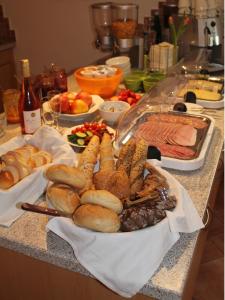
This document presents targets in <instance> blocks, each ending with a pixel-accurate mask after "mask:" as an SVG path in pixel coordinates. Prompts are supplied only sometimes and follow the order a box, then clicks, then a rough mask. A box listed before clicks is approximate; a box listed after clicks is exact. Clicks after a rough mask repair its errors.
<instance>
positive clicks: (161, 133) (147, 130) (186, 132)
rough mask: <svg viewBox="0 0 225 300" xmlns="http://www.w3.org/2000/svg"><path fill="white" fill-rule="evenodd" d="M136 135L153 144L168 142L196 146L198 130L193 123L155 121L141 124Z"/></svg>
mask: <svg viewBox="0 0 225 300" xmlns="http://www.w3.org/2000/svg"><path fill="white" fill-rule="evenodd" d="M135 135H136V137H139V138H143V139H144V140H145V141H147V142H148V144H151V145H153V144H165V143H168V144H171V145H173V144H175V145H180V146H194V145H195V143H196V138H197V130H196V129H195V128H194V127H192V126H191V125H182V124H173V123H166V122H159V123H157V122H155V121H153V122H145V123H143V124H141V125H140V126H139V128H138V130H137V131H136V134H135Z"/></svg>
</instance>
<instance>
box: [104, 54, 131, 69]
mask: <svg viewBox="0 0 225 300" xmlns="http://www.w3.org/2000/svg"><path fill="white" fill-rule="evenodd" d="M105 63H106V65H108V66H115V67H118V68H122V69H123V68H126V67H128V66H129V65H130V58H129V57H128V56H116V57H112V58H109V59H107V60H106V62H105Z"/></svg>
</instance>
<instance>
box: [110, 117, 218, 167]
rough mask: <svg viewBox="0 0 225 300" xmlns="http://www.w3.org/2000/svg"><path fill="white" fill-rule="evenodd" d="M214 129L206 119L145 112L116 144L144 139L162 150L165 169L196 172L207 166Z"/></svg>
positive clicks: (208, 119)
mask: <svg viewBox="0 0 225 300" xmlns="http://www.w3.org/2000/svg"><path fill="white" fill-rule="evenodd" d="M213 129H214V120H213V119H212V118H211V117H208V116H204V115H196V114H188V113H176V112H167V113H153V112H144V113H143V114H142V115H141V116H140V118H139V119H138V120H137V121H136V122H135V123H133V124H132V125H131V127H130V128H129V130H128V131H127V132H126V133H125V135H124V136H123V137H120V140H117V141H116V143H115V144H116V147H117V146H120V145H119V144H118V143H121V144H123V143H124V141H127V140H128V139H129V137H130V136H135V138H136V139H140V138H142V139H144V140H145V141H146V142H147V143H148V145H149V146H155V147H157V148H158V149H159V150H160V152H161V156H162V165H163V166H164V167H167V168H171V169H179V170H187V171H189V170H196V169H198V168H200V167H201V166H202V165H203V163H204V159H205V154H206V151H207V149H208V146H209V143H210V140H211V137H212V134H213Z"/></svg>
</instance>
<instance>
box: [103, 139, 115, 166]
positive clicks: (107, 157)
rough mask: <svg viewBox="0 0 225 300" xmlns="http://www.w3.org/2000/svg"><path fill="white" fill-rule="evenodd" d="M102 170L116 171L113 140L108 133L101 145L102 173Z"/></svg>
mask: <svg viewBox="0 0 225 300" xmlns="http://www.w3.org/2000/svg"><path fill="white" fill-rule="evenodd" d="M101 170H108V171H113V170H115V165H114V159H113V148H112V139H111V136H110V135H109V134H108V133H104V135H103V137H102V142H101V145H100V171H101Z"/></svg>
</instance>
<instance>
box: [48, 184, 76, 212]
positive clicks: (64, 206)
mask: <svg viewBox="0 0 225 300" xmlns="http://www.w3.org/2000/svg"><path fill="white" fill-rule="evenodd" d="M47 198H48V201H49V202H50V204H51V205H52V206H53V207H54V208H56V209H58V210H60V211H64V212H66V213H68V214H72V213H73V212H74V211H75V209H76V208H77V207H78V206H79V205H80V198H79V196H78V194H77V193H76V191H75V190H74V189H73V188H72V187H70V186H68V185H65V184H61V183H54V184H52V185H51V186H49V187H48V189H47Z"/></svg>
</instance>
